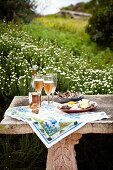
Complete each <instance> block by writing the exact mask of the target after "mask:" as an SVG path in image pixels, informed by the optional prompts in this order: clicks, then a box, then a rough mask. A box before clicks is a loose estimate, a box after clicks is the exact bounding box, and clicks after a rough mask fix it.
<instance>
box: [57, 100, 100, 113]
mask: <svg viewBox="0 0 113 170" xmlns="http://www.w3.org/2000/svg"><path fill="white" fill-rule="evenodd" d="M96 107H97V103H96V102H94V101H90V100H88V99H82V100H80V101H70V102H67V103H63V104H59V105H58V109H60V110H61V111H63V112H66V113H76V112H86V111H90V110H93V109H95V108H96Z"/></svg>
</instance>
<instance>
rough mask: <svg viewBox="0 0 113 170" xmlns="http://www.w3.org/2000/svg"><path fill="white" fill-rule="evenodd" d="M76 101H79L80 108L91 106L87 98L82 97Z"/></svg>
mask: <svg viewBox="0 0 113 170" xmlns="http://www.w3.org/2000/svg"><path fill="white" fill-rule="evenodd" d="M78 103H79V107H80V108H82V109H85V108H88V107H90V106H91V103H90V101H89V100H88V99H82V100H80V101H79V102H78Z"/></svg>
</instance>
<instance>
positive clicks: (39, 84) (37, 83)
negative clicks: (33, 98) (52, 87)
mask: <svg viewBox="0 0 113 170" xmlns="http://www.w3.org/2000/svg"><path fill="white" fill-rule="evenodd" d="M43 86H44V84H43V76H42V75H41V74H37V75H36V76H35V78H34V89H35V91H36V92H37V94H38V96H40V106H41V92H42V88H43Z"/></svg>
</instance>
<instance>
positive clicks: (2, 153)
mask: <svg viewBox="0 0 113 170" xmlns="http://www.w3.org/2000/svg"><path fill="white" fill-rule="evenodd" d="M46 155H47V149H46V147H45V146H44V145H43V144H42V142H41V141H40V140H39V138H38V137H37V136H36V135H35V134H27V135H1V138H0V161H1V162H0V169H37V167H38V169H39V170H42V169H45V167H46Z"/></svg>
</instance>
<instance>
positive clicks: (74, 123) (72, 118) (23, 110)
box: [5, 101, 109, 148]
mask: <svg viewBox="0 0 113 170" xmlns="http://www.w3.org/2000/svg"><path fill="white" fill-rule="evenodd" d="M57 107H58V103H55V102H54V103H50V104H49V105H48V103H47V102H46V101H44V102H42V105H41V108H40V111H39V114H35V113H33V112H32V110H31V109H30V108H29V107H28V106H18V107H10V108H8V109H7V110H6V113H5V114H6V115H8V116H11V117H12V118H16V119H18V120H22V121H24V122H27V123H28V124H29V125H30V126H31V128H32V129H33V130H34V132H35V133H36V134H37V136H38V137H39V138H40V139H41V140H42V142H43V143H44V144H45V145H46V147H47V148H49V147H51V146H52V145H54V144H56V143H57V142H58V141H60V140H61V139H63V138H64V137H66V136H68V135H69V134H71V133H73V132H75V131H76V130H78V129H79V128H81V127H82V126H84V125H85V124H86V123H88V122H92V121H95V120H101V119H103V118H109V117H108V116H107V114H106V113H105V112H84V113H73V114H68V113H64V112H62V111H60V110H59V109H58V108H57Z"/></svg>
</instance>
